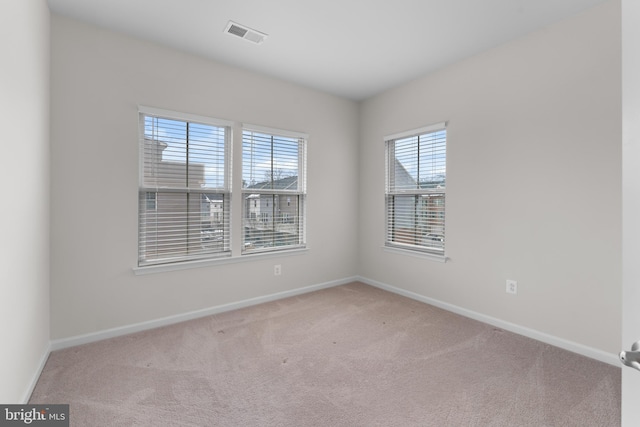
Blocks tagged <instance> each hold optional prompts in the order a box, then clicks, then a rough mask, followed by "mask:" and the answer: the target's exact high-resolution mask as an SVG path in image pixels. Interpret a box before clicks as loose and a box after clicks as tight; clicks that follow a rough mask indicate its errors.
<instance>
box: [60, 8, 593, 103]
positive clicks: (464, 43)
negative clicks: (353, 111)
mask: <svg viewBox="0 0 640 427" xmlns="http://www.w3.org/2000/svg"><path fill="white" fill-rule="evenodd" d="M603 1H604V0H48V3H49V7H50V8H51V10H52V11H54V12H56V13H59V14H62V15H68V16H72V17H75V18H77V19H81V20H85V21H89V22H91V23H94V24H97V25H99V26H103V27H107V28H111V29H114V30H116V31H121V32H125V33H129V34H132V35H134V36H138V37H140V38H143V39H147V40H152V41H155V42H158V43H161V44H164V45H168V46H172V47H174V48H177V49H180V50H184V51H187V52H192V53H195V54H197V55H201V56H205V57H208V58H211V59H214V60H216V61H220V62H223V63H227V64H230V65H234V66H238V67H242V68H245V69H249V70H254V71H258V72H260V73H264V74H268V75H271V76H274V77H278V78H281V79H285V80H288V81H292V82H296V83H299V84H302V85H305V86H309V87H312V88H315V89H319V90H323V91H327V92H330V93H334V94H337V95H340V96H344V97H347V98H351V99H354V100H361V99H364V98H367V97H369V96H372V95H374V94H376V93H379V92H381V91H383V90H385V89H388V88H391V87H394V86H397V85H399V84H401V83H404V82H406V81H409V80H412V79H414V78H416V77H418V76H420V75H423V74H426V73H428V72H430V71H434V70H436V69H438V68H441V67H443V66H445V65H447V64H450V63H453V62H455V61H458V60H460V59H463V58H465V57H468V56H471V55H474V54H476V53H479V52H481V51H483V50H486V49H489V48H492V47H494V46H498V45H500V44H502V43H505V42H507V41H509V40H512V39H514V38H517V37H520V36H522V35H524V34H526V33H529V32H531V31H533V30H536V29H538V28H541V27H544V26H547V25H549V24H551V23H553V22H556V21H558V20H561V19H563V18H566V17H568V16H571V15H574V14H576V13H579V12H580V11H582V10H584V9H587V8H589V7H592V6H594V5H596V4H598V3H602V2H603ZM229 20H232V21H235V22H237V23H239V24H242V25H246V26H248V27H250V28H252V29H255V30H258V31H261V32H263V33H266V34H268V38H267V39H266V41H265V42H264V43H262V44H261V45H256V44H253V43H250V42H248V41H246V40H243V39H241V38H238V37H235V36H231V35H228V34H226V33H224V29H225V27H226V25H227V23H228V21H229Z"/></svg>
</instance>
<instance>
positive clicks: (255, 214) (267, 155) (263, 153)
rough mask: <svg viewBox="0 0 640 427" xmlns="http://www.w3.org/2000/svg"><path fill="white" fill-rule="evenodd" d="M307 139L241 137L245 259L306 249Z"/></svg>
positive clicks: (247, 132)
mask: <svg viewBox="0 0 640 427" xmlns="http://www.w3.org/2000/svg"><path fill="white" fill-rule="evenodd" d="M305 166H306V138H305V137H304V136H302V135H301V136H296V135H295V134H294V133H291V132H287V133H283V134H278V133H273V132H267V131H265V130H262V129H260V130H254V129H252V128H247V127H245V129H244V130H243V132H242V198H243V199H242V209H243V215H242V222H243V242H242V243H243V245H242V247H243V253H252V252H261V251H273V250H281V249H290V248H293V247H304V245H305V233H304V230H305V197H306V177H305Z"/></svg>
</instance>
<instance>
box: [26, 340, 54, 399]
mask: <svg viewBox="0 0 640 427" xmlns="http://www.w3.org/2000/svg"><path fill="white" fill-rule="evenodd" d="M50 353H51V343H50V342H49V343H47V346H46V347H45V349H44V352H43V353H42V356H40V363H39V364H38V367H37V368H36V371H35V372H34V373H33V375H32V376H31V381H29V384H28V386H27V390H26V391H25V392H24V395H23V396H22V400H21V404H22V405H26V404H27V403H29V399H30V398H31V394H32V393H33V390H34V389H35V388H36V384H38V380H39V379H40V374H42V370H43V369H44V365H45V364H46V363H47V359H48V358H49V354H50Z"/></svg>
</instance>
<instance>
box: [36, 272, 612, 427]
mask: <svg viewBox="0 0 640 427" xmlns="http://www.w3.org/2000/svg"><path fill="white" fill-rule="evenodd" d="M30 403H69V404H70V405H71V406H70V412H71V417H70V419H71V425H72V426H510V427H511V426H535V427H541V426H582V427H584V426H618V425H620V369H618V368H616V367H613V366H609V365H607V364H604V363H600V362H597V361H594V360H591V359H588V358H585V357H582V356H579V355H576V354H573V353H570V352H567V351H564V350H560V349H558V348H555V347H552V346H549V345H546V344H542V343H540V342H537V341H534V340H531V339H528V338H524V337H522V336H518V335H515V334H512V333H509V332H505V331H503V330H500V329H497V328H494V327H492V326H489V325H486V324H483V323H479V322H476V321H473V320H470V319H467V318H464V317H461V316H458V315H455V314H452V313H449V312H446V311H443V310H440V309H438V308H435V307H432V306H429V305H425V304H422V303H420V302H416V301H413V300H410V299H407V298H403V297H400V296H397V295H394V294H391V293H388V292H385V291H382V290H379V289H376V288H372V287H369V286H367V285H363V284H360V283H353V284H349V285H345V286H340V287H335V288H331V289H326V290H322V291H319V292H314V293H310V294H306V295H302V296H298V297H293V298H288V299H285V300H280V301H276V302H271V303H267V304H262V305H259V306H255V307H251V308H246V309H242V310H237V311H233V312H228V313H224V314H219V315H215V316H210V317H206V318H203V319H198V320H194V321H190V322H185V323H182V324H179V325H173V326H169V327H164V328H160V329H155V330H152V331H146V332H142V333H137V334H133V335H128V336H125V337H119V338H114V339H110V340H105V341H101V342H97V343H93V344H87V345H84V346H79V347H75V348H70V349H66V350H61V351H56V352H53V353H52V354H51V356H50V358H49V360H48V362H47V364H46V366H45V369H44V371H43V373H42V376H41V378H40V380H39V382H38V384H37V386H36V389H35V391H34V393H33V395H32V398H31V401H30Z"/></svg>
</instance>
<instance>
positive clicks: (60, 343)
mask: <svg viewBox="0 0 640 427" xmlns="http://www.w3.org/2000/svg"><path fill="white" fill-rule="evenodd" d="M356 280H358V279H357V278H356V277H348V278H345V279H340V280H333V281H330V282H325V283H320V284H317V285H311V286H305V287H303V288H298V289H292V290H290V291H284V292H277V293H274V294H269V295H264V296H261V297H256V298H250V299H246V300H243V301H238V302H233V303H229V304H223V305H218V306H214V307H209V308H205V309H202V310H195V311H190V312H188V313H182V314H176V315H174V316H168V317H163V318H160V319H155V320H149V321H146V322H141V323H135V324H132V325H127V326H121V327H118V328H112V329H106V330H103V331H98V332H92V333H89V334H84V335H77V336H74V337H69V338H62V339H59V340H53V341H51V346H50V351H55V350H61V349H64V348H69V347H75V346H77V345H82V344H88V343H91V342H95V341H101V340H104V339H108V338H114V337H119V336H122V335H128V334H132V333H135V332H141V331H146V330H148V329H154V328H159V327H161V326H167V325H173V324H175V323H180V322H184V321H187V320H193V319H197V318H200V317H205V316H211V315H213V314H218V313H223V312H225V311H231V310H237V309H239V308H245V307H250V306H252V305H257V304H262V303H265V302H270V301H275V300H279V299H283V298H288V297H292V296H296V295H301V294H306V293H308V292H313V291H318V290H320V289H326V288H331V287H334V286H340V285H344V284H347V283H350V282H354V281H356ZM45 361H46V359H45Z"/></svg>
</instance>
